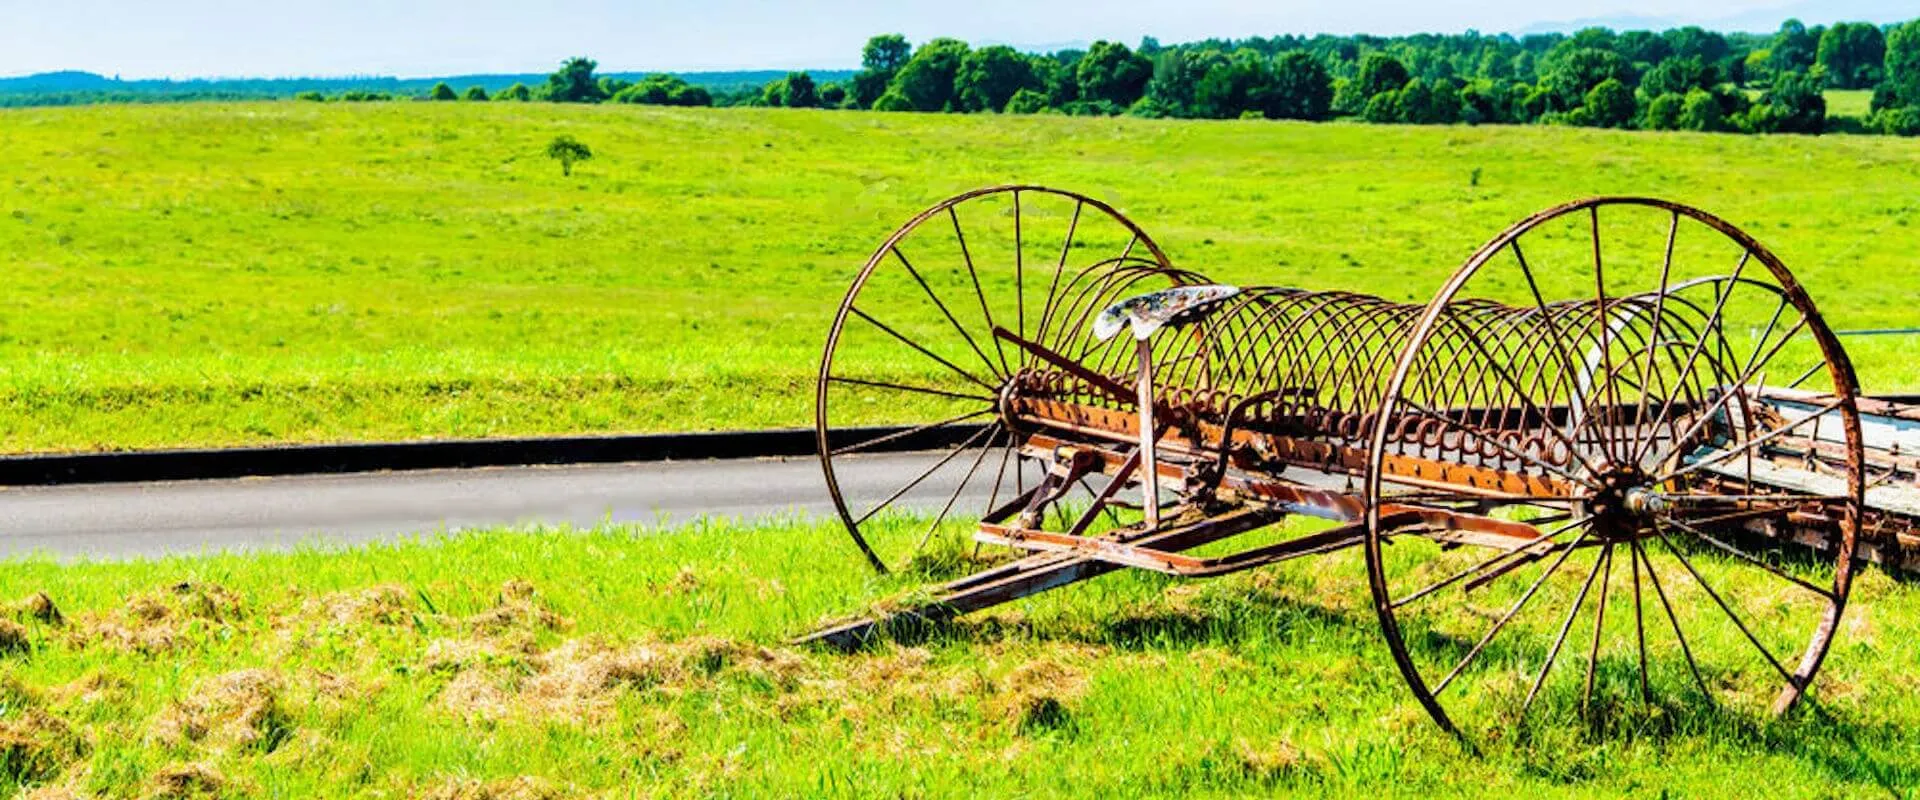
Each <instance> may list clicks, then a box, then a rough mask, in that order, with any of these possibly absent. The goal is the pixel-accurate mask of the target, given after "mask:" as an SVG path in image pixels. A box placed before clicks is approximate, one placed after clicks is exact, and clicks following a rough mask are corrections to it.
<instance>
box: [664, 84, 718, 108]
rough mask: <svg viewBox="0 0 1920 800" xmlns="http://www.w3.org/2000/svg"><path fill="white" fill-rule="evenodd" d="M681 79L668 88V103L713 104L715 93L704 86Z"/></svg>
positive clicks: (679, 104)
mask: <svg viewBox="0 0 1920 800" xmlns="http://www.w3.org/2000/svg"><path fill="white" fill-rule="evenodd" d="M674 80H676V81H679V82H678V83H676V84H674V85H673V86H672V87H671V88H670V89H668V90H667V104H668V105H674V106H710V105H713V93H712V92H709V91H707V89H706V87H704V86H694V85H692V84H689V83H687V82H686V81H680V80H679V79H678V78H675V79H674Z"/></svg>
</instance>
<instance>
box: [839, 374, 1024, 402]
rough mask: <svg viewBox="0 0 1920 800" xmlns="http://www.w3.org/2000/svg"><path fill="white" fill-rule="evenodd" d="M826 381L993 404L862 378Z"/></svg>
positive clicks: (942, 391) (981, 397) (973, 396)
mask: <svg viewBox="0 0 1920 800" xmlns="http://www.w3.org/2000/svg"><path fill="white" fill-rule="evenodd" d="M827 380H828V381H830V382H832V383H845V384H851V385H854V386H871V387H873V388H875V389H892V390H894V391H898V392H914V393H917V394H927V395H934V396H936V397H951V398H953V399H955V400H979V401H981V402H986V403H992V402H994V399H993V398H992V397H988V396H987V395H983V394H960V393H959V392H949V391H946V390H945V389H930V388H928V387H925V386H911V385H908V384H904V383H888V382H887V381H870V380H866V379H863V378H843V377H841V376H839V375H828V376H827Z"/></svg>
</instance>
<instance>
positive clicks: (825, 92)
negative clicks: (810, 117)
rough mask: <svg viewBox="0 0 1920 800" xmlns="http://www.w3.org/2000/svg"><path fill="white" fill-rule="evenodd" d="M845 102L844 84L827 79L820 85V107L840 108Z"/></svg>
mask: <svg viewBox="0 0 1920 800" xmlns="http://www.w3.org/2000/svg"><path fill="white" fill-rule="evenodd" d="M846 102H847V87H846V85H845V84H842V83H838V82H834V81H828V82H826V83H823V84H821V85H820V107H821V108H840V107H841V106H843V105H845V104H846Z"/></svg>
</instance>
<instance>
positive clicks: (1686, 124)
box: [1680, 89, 1728, 131]
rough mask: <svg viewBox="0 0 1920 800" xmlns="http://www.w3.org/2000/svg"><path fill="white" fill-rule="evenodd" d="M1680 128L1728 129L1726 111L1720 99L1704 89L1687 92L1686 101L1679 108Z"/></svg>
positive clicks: (1694, 129)
mask: <svg viewBox="0 0 1920 800" xmlns="http://www.w3.org/2000/svg"><path fill="white" fill-rule="evenodd" d="M1680 129H1681V130H1688V131H1724V130H1728V125H1727V112H1726V110H1725V109H1724V108H1722V103H1721V100H1720V98H1719V97H1718V96H1716V95H1714V93H1712V92H1709V91H1707V90H1705V89H1694V90H1693V91H1690V92H1687V99H1686V103H1685V104H1684V105H1682V106H1681V108H1680Z"/></svg>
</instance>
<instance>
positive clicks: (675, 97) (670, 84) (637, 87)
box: [612, 73, 713, 106]
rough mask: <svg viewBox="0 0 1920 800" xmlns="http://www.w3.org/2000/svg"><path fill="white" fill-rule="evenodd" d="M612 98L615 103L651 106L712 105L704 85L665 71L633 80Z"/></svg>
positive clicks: (710, 97) (711, 98)
mask: <svg viewBox="0 0 1920 800" xmlns="http://www.w3.org/2000/svg"><path fill="white" fill-rule="evenodd" d="M612 100H613V101H614V102H616V103H639V104H643V105H653V106H710V105H713V95H712V94H711V93H710V92H708V91H707V90H706V88H705V87H701V86H694V85H692V84H689V83H687V82H686V81H685V80H684V79H682V78H680V77H678V76H674V75H668V74H665V73H655V74H652V75H648V76H646V77H644V78H641V79H640V80H638V81H635V82H634V83H633V84H631V85H629V86H627V87H626V88H623V89H621V90H620V92H619V93H618V94H615V95H614V96H613V98H612Z"/></svg>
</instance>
